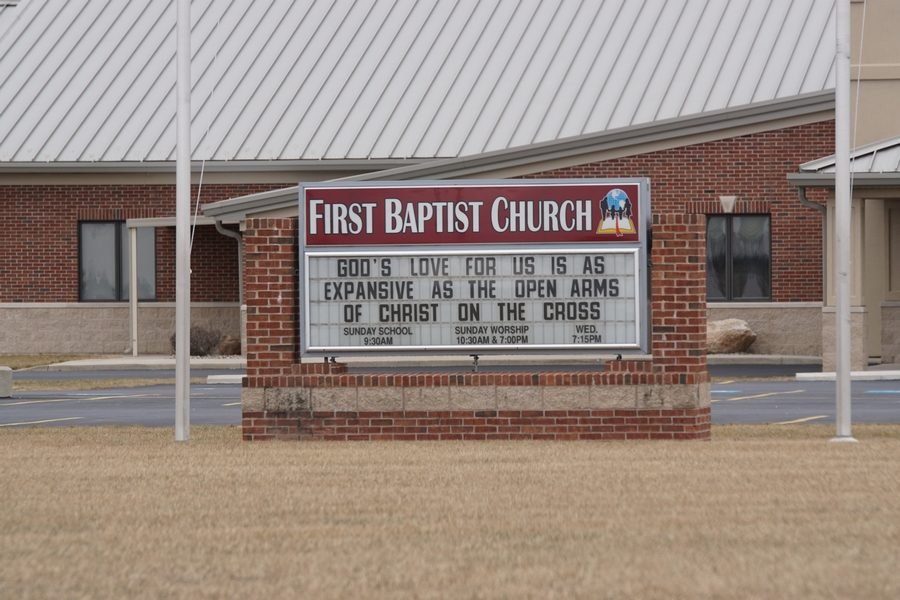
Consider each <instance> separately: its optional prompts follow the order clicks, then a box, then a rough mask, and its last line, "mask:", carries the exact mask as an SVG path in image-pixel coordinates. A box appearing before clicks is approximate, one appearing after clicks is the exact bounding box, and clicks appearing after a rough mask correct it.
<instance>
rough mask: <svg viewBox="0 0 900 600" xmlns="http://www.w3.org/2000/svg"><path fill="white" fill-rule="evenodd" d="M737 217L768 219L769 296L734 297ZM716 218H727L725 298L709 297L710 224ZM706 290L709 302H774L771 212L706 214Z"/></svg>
mask: <svg viewBox="0 0 900 600" xmlns="http://www.w3.org/2000/svg"><path fill="white" fill-rule="evenodd" d="M735 217H764V218H766V219H767V220H768V232H769V235H768V237H769V240H768V248H767V249H766V252H767V254H768V257H769V269H768V289H769V295H768V296H767V297H758V298H735V297H734V248H733V245H734V244H733V235H734V225H733V223H734V218H735ZM715 218H720V219H724V220H725V240H726V242H725V297H724V298H710V297H709V262H710V258H709V225H710V221H711V220H712V219H715ZM706 267H707V269H706V271H707V272H706V290H707V298H706V300H707V302H729V303H739V302H772V301H773V293H772V292H773V290H772V215H771V214H770V213H714V214H709V215H706Z"/></svg>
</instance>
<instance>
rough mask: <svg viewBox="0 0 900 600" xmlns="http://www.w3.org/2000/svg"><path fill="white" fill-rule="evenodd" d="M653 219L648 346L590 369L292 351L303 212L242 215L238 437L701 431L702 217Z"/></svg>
mask: <svg viewBox="0 0 900 600" xmlns="http://www.w3.org/2000/svg"><path fill="white" fill-rule="evenodd" d="M653 232H654V237H653V269H652V273H651V285H650V288H651V320H652V323H651V331H650V333H651V348H652V356H648V357H646V358H645V359H643V360H628V359H626V360H618V361H611V362H608V363H606V364H605V365H604V366H603V368H602V369H601V367H600V366H599V365H598V371H597V372H590V373H589V372H578V373H477V374H476V373H458V374H439V375H438V374H435V375H429V374H416V375H400V374H397V375H382V374H379V375H365V374H351V373H347V372H346V369H345V368H344V367H343V365H341V364H339V363H338V364H327V365H326V364H324V363H322V362H312V363H300V362H298V361H297V357H298V356H299V348H300V340H299V339H298V331H299V326H298V322H299V321H298V319H299V308H298V307H299V302H298V289H299V282H298V279H297V272H298V271H297V219H291V218H264V219H249V220H248V222H247V227H246V231H245V233H244V251H245V255H244V258H245V278H244V284H245V295H246V302H247V378H246V380H245V383H244V385H245V387H244V389H243V394H242V405H243V417H244V418H243V435H244V439H246V440H270V439H297V440H305V439H314V440H318V439H321V440H388V439H389V440H442V439H444V440H446V439H457V440H458V439H479V440H482V439H483V440H487V439H707V438H709V435H710V425H709V423H710V420H709V383H708V382H709V373H708V372H707V369H706V276H705V218H704V216H703V215H698V214H675V215H664V214H656V215H654V216H653Z"/></svg>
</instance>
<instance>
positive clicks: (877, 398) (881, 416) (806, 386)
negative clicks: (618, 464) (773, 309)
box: [0, 364, 900, 428]
mask: <svg viewBox="0 0 900 600" xmlns="http://www.w3.org/2000/svg"><path fill="white" fill-rule="evenodd" d="M439 368H440V369H452V370H455V371H459V370H460V369H459V367H446V366H445V367H430V368H428V370H429V371H431V372H435V370H437V369H439ZM594 368H597V367H596V366H593V365H584V364H581V365H555V366H554V367H553V369H554V370H570V371H571V370H579V371H583V370H586V369H594ZM813 368H815V369H817V368H818V367H814V366H810V365H790V364H766V365H711V366H710V372H711V374H712V376H713V378H714V381H713V384H712V385H711V407H712V418H713V422H714V423H716V424H726V423H833V422H834V413H835V385H834V383H833V382H822V381H798V380H797V379H795V378H794V375H795V374H796V373H797V372H810V371H811V370H812V369H813ZM354 369H361V370H365V371H367V372H372V371H373V369H375V367H365V366H363V367H355V368H354ZM533 369H534V366H529V365H506V366H492V367H488V368H487V369H485V371H497V370H505V371H522V370H533ZM393 370H394V371H396V370H398V369H397V368H394V369H393ZM400 370H409V371H412V370H414V369H413V368H412V367H407V368H403V369H400ZM420 370H421V369H420ZM242 372H243V371H242V369H195V370H192V371H191V376H192V377H203V376H206V375H207V374H216V375H221V374H232V375H240V374H241V373H242ZM13 377H14V380H15V381H40V380H43V381H47V382H48V384H50V383H52V382H54V381H62V380H66V379H94V380H99V383H100V388H101V389H92V390H62V391H15V392H14V393H13V395H12V397H11V398H2V399H0V428H3V427H27V426H67V425H68V426H80V425H141V426H150V427H169V426H174V421H175V386H174V385H172V384H171V383H164V384H160V385H145V386H140V387H120V386H115V385H111V386H109V387H105V386H102V381H103V380H104V379H109V380H110V381H112V380H117V379H154V378H159V379H163V380H164V379H174V377H175V372H174V370H170V369H152V370H148V369H130V370H108V369H98V370H91V369H87V370H79V371H77V372H73V371H16V372H14V374H13ZM240 394H241V387H240V385H239V384H234V383H232V384H224V385H207V384H194V385H192V386H191V398H190V401H191V422H192V423H194V424H216V425H224V424H232V425H237V424H239V423H240V420H241V407H240ZM852 396H853V399H852V403H853V419H854V422H858V423H900V381H891V380H887V381H857V382H854V383H853V386H852Z"/></svg>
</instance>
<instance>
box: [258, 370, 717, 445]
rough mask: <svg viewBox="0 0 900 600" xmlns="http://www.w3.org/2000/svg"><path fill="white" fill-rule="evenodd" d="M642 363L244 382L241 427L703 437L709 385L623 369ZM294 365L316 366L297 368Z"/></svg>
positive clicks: (384, 435) (359, 435) (267, 432)
mask: <svg viewBox="0 0 900 600" xmlns="http://www.w3.org/2000/svg"><path fill="white" fill-rule="evenodd" d="M645 365H646V366H649V364H647V363H644V364H642V363H640V362H637V361H634V362H632V361H621V362H615V363H610V366H611V367H614V368H616V369H620V370H619V371H610V372H599V373H543V374H518V373H517V374H498V373H494V374H490V373H486V374H460V375H444V374H442V375H395V376H392V375H352V374H346V373H330V374H314V373H312V374H309V373H307V374H298V375H295V376H292V377H288V378H285V380H283V381H282V382H281V383H282V385H279V386H272V387H263V388H252V387H248V388H245V389H244V392H243V407H244V419H243V434H244V439H246V440H267V439H296V440H302V439H313V440H517V439H554V440H578V439H592V440H596V439H618V440H626V439H645V440H646V439H668V440H671V439H705V438H708V437H709V433H710V429H709V424H710V421H709V384H708V383H699V384H683V383H677V381H678V379H679V378H675V377H668V378H667V377H659V376H654V375H653V374H652V373H636V374H635V373H632V372H630V371H631V370H638V369H641V368H646V366H645ZM303 367H314V369H312V370H319V369H316V368H317V367H319V365H297V370H298V371H302V370H306V369H304V368H303ZM328 369H329V370H332V371H335V370H337V371H340V370H342V366H341V365H329V366H328ZM621 369H628V370H629V371H622V370H621ZM667 379H668V380H670V382H669V383H663V381H666V380H667ZM653 381H657V382H656V383H651V382H653ZM272 383H275V382H272Z"/></svg>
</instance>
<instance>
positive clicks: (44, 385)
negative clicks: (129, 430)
mask: <svg viewBox="0 0 900 600" xmlns="http://www.w3.org/2000/svg"><path fill="white" fill-rule="evenodd" d="M76 377H77V376H76V375H73V379H25V380H17V381H13V390H15V391H18V392H55V391H74V390H104V389H110V388H129V387H144V386H148V385H175V378H173V377H161V378H156V379H154V378H152V377H132V378H122V379H118V378H106V379H103V378H98V379H77V378H76ZM191 383H200V384H202V383H206V377H191Z"/></svg>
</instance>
